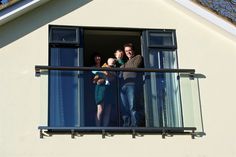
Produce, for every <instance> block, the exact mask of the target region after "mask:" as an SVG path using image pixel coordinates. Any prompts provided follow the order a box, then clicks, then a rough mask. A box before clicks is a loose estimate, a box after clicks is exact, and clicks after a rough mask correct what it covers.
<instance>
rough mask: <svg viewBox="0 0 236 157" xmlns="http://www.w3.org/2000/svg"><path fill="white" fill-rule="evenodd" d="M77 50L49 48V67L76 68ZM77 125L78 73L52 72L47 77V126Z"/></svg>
mask: <svg viewBox="0 0 236 157" xmlns="http://www.w3.org/2000/svg"><path fill="white" fill-rule="evenodd" d="M77 54H78V53H77V49H75V48H51V55H50V65H51V66H77V64H78V62H77V59H78V58H77V57H78V56H77ZM77 124H78V72H76V71H59V70H52V71H50V75H49V125H50V126H76V125H77Z"/></svg>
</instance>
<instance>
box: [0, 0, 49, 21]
mask: <svg viewBox="0 0 236 157" xmlns="http://www.w3.org/2000/svg"><path fill="white" fill-rule="evenodd" d="M48 1H49V0H24V1H20V2H18V3H16V4H15V5H13V6H11V7H8V8H5V9H3V10H1V11H0V25H3V24H5V23H7V22H9V21H11V20H13V19H15V18H17V17H19V16H21V15H23V14H25V13H26V12H29V11H30V10H32V9H34V8H36V7H38V6H40V5H42V4H44V3H46V2H48Z"/></svg>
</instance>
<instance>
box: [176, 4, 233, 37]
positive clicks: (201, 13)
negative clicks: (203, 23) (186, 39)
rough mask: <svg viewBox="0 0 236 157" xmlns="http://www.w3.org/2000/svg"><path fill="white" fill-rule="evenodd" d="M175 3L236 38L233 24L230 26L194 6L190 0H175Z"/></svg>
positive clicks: (212, 14)
mask: <svg viewBox="0 0 236 157" xmlns="http://www.w3.org/2000/svg"><path fill="white" fill-rule="evenodd" d="M175 1H176V2H177V3H179V4H181V5H182V6H184V7H186V8H187V9H189V10H191V11H193V12H194V13H196V14H198V15H199V16H201V17H203V18H205V19H206V20H208V21H210V22H211V23H213V24H215V25H217V26H219V27H220V28H222V29H224V30H225V31H227V32H229V33H231V34H233V35H234V36H236V27H235V26H234V25H233V24H230V23H228V22H226V21H225V20H223V19H221V18H220V17H218V16H216V15H215V14H214V13H211V12H209V11H207V10H206V9H204V8H202V7H200V6H198V5H197V4H195V3H194V2H192V1H190V0H175Z"/></svg>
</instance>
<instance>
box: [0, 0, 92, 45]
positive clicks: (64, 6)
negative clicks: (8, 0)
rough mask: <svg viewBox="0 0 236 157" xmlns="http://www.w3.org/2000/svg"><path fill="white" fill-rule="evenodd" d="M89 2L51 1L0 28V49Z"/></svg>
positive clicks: (75, 0)
mask: <svg viewBox="0 0 236 157" xmlns="http://www.w3.org/2000/svg"><path fill="white" fill-rule="evenodd" d="M91 1H92V0H70V1H58V0H52V1H50V2H48V3H45V4H44V5H42V6H40V7H38V8H35V9H34V10H32V11H30V12H28V13H26V14H25V15H23V16H20V17H18V18H16V19H14V20H12V21H10V22H8V23H6V24H4V25H2V26H0V48H2V47H4V46H7V45H8V44H10V43H12V42H14V41H16V40H17V39H19V38H21V37H23V36H25V35H27V34H29V33H30V32H33V31H34V30H36V29H38V28H40V27H42V26H44V25H45V24H48V23H50V22H51V21H54V20H56V19H58V18H60V17H62V16H64V15H66V14H68V13H70V12H72V11H73V10H76V9H78V8H80V7H82V6H84V5H86V4H87V3H89V2H91ZM29 21H30V23H29ZM2 39H3V40H2Z"/></svg>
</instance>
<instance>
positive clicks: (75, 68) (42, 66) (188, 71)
mask: <svg viewBox="0 0 236 157" xmlns="http://www.w3.org/2000/svg"><path fill="white" fill-rule="evenodd" d="M41 70H65V71H92V70H96V71H127V72H160V73H163V72H166V73H190V74H194V73H195V69H157V68H108V67H102V68H97V67H81V66H75V67H67V66H44V65H36V66H35V73H36V74H40V72H41Z"/></svg>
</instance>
